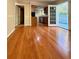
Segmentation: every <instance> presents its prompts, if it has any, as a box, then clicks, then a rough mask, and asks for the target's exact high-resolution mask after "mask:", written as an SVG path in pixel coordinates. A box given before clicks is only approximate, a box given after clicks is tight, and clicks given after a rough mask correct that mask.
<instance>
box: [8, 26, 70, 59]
mask: <svg viewBox="0 0 79 59" xmlns="http://www.w3.org/2000/svg"><path fill="white" fill-rule="evenodd" d="M8 59H70V39H69V31H68V30H65V29H62V28H59V27H45V26H44V27H43V26H42V27H41V26H37V27H23V26H21V27H18V28H16V30H15V32H14V33H13V34H11V36H10V37H9V38H8Z"/></svg>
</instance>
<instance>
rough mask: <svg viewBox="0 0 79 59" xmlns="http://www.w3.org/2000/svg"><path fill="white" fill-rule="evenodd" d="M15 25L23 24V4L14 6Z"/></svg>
mask: <svg viewBox="0 0 79 59" xmlns="http://www.w3.org/2000/svg"><path fill="white" fill-rule="evenodd" d="M15 15H16V16H15V18H16V19H15V25H16V27H17V26H24V6H19V5H17V6H16V10H15Z"/></svg>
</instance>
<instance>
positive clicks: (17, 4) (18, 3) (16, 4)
mask: <svg viewBox="0 0 79 59" xmlns="http://www.w3.org/2000/svg"><path fill="white" fill-rule="evenodd" d="M15 5H19V6H24V4H21V3H15Z"/></svg>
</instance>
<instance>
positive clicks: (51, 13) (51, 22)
mask: <svg viewBox="0 0 79 59" xmlns="http://www.w3.org/2000/svg"><path fill="white" fill-rule="evenodd" d="M56 24H57V22H56V5H48V26H56Z"/></svg>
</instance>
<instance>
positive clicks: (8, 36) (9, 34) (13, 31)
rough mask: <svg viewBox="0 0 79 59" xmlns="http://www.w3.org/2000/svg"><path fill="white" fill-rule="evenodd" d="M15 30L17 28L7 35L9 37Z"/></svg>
mask: <svg viewBox="0 0 79 59" xmlns="http://www.w3.org/2000/svg"><path fill="white" fill-rule="evenodd" d="M14 31H15V28H14V29H13V30H12V31H11V32H10V33H9V34H8V35H7V37H9V36H10V35H11V34H12V33H13V32H14Z"/></svg>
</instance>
